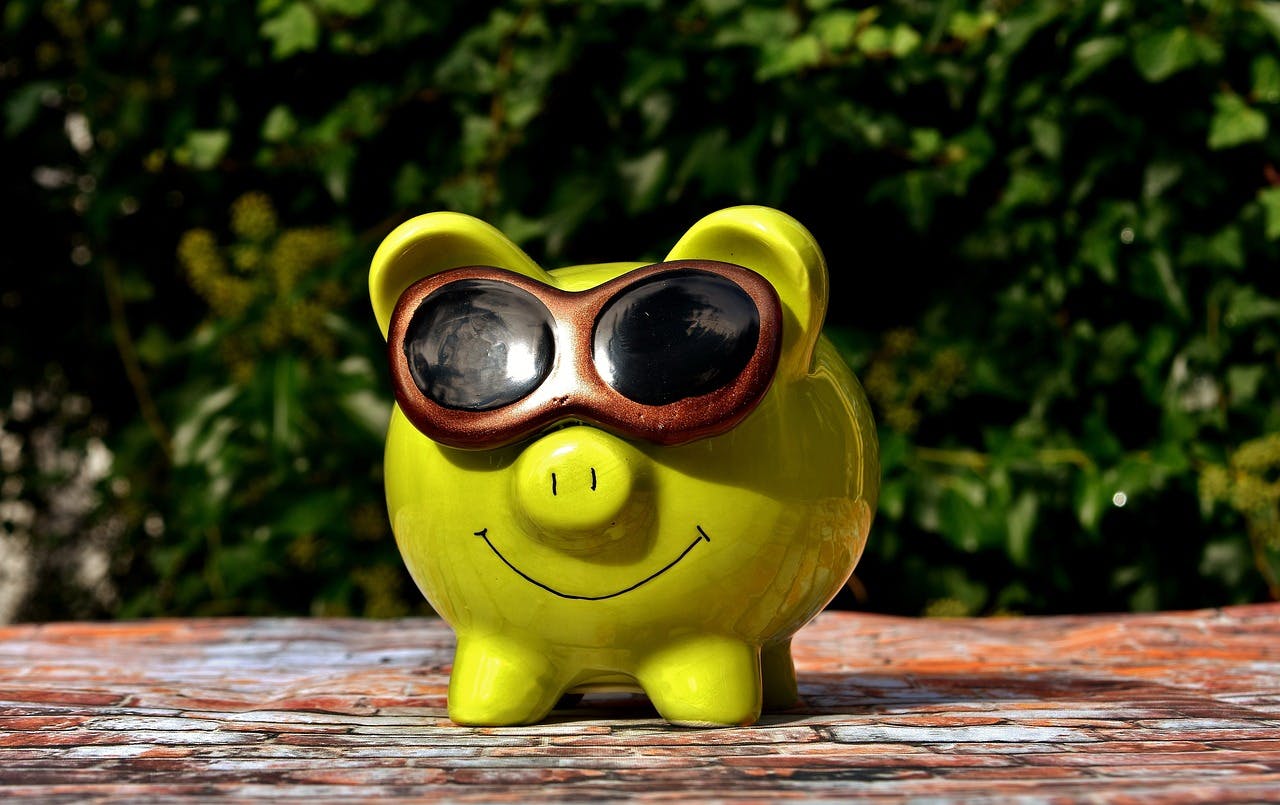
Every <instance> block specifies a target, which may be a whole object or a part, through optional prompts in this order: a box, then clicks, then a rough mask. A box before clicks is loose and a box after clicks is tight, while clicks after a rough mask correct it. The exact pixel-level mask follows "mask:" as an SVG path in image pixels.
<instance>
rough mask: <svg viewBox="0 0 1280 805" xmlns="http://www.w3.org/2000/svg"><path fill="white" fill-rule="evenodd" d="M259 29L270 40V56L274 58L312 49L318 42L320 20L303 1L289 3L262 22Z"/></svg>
mask: <svg viewBox="0 0 1280 805" xmlns="http://www.w3.org/2000/svg"><path fill="white" fill-rule="evenodd" d="M260 30H261V33H262V35H263V36H264V37H266V38H267V39H270V40H271V42H272V45H271V56H272V58H275V59H287V58H289V57H290V56H292V55H293V54H295V53H303V52H308V51H312V50H315V49H316V46H317V45H319V44H320V21H319V20H317V19H316V15H315V12H314V11H312V10H311V7H310V6H308V5H306V4H305V3H290V4H289V5H288V6H286V7H285V9H284V11H282V12H280V13H279V14H278V15H276V16H275V17H272V18H271V19H269V20H267V21H266V22H264V23H262V28H261V29H260Z"/></svg>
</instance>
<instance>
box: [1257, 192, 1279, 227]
mask: <svg viewBox="0 0 1280 805" xmlns="http://www.w3.org/2000/svg"><path fill="white" fill-rule="evenodd" d="M1258 203H1260V204H1261V205H1262V212H1263V216H1264V220H1265V221H1266V234H1267V240H1280V187H1268V188H1266V189H1264V190H1262V191H1260V192H1259V193H1258Z"/></svg>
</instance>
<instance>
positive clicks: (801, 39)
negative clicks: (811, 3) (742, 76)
mask: <svg viewBox="0 0 1280 805" xmlns="http://www.w3.org/2000/svg"><path fill="white" fill-rule="evenodd" d="M820 61H822V43H821V42H819V41H818V37H816V36H814V35H812V34H805V35H804V36H798V37H796V38H795V39H792V40H791V41H789V42H787V43H786V44H784V45H782V46H781V47H768V48H765V50H764V52H763V58H762V59H761V64H760V69H759V70H757V71H756V78H759V79H766V78H776V77H778V76H782V75H791V74H793V73H798V72H800V71H802V70H804V69H806V68H809V67H813V66H814V65H816V64H818V63H819V62H820Z"/></svg>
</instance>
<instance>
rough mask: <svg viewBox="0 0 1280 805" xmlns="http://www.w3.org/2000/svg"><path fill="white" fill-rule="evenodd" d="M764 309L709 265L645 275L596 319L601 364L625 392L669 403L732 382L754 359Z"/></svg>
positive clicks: (610, 379)
mask: <svg viewBox="0 0 1280 805" xmlns="http://www.w3.org/2000/svg"><path fill="white" fill-rule="evenodd" d="M759 336H760V312H759V311H758V310H757V309H756V305H755V302H754V301H753V300H752V299H751V297H750V296H748V295H747V292H746V291H744V290H743V289H742V288H740V287H739V286H738V285H736V284H735V283H733V282H730V281H729V280H727V279H725V278H724V277H721V276H718V275H716V274H710V273H707V272H703V271H680V272H672V273H670V274H663V275H660V276H657V277H654V278H652V279H648V280H644V281H641V282H639V283H637V284H636V285H633V286H631V287H630V288H627V289H626V290H624V291H623V292H622V293H620V294H618V295H617V296H616V297H614V298H613V299H612V300H610V302H609V304H608V305H606V306H605V308H604V311H603V312H602V313H601V314H600V317H599V318H598V319H597V320H596V330H595V336H594V344H593V352H594V356H595V363H596V371H598V372H599V373H600V376H601V377H603V378H604V380H605V382H606V383H608V384H609V385H610V386H612V387H613V388H615V389H617V390H618V392H620V393H621V394H622V395H624V396H625V397H627V398H629V399H632V400H635V401H636V402H638V403H643V404H645V405H666V404H668V403H673V402H676V401H678V400H683V399H687V398H689V397H697V396H700V395H703V394H708V393H710V392H712V391H715V390H716V389H718V388H721V387H723V386H726V385H728V384H729V383H730V382H731V381H733V379H734V378H736V377H737V376H738V375H739V374H741V373H742V370H743V369H744V368H745V367H746V365H747V364H748V363H749V362H750V361H751V356H752V355H753V354H754V353H755V350H756V344H757V342H758V341H759Z"/></svg>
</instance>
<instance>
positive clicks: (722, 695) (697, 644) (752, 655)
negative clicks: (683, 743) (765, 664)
mask: <svg viewBox="0 0 1280 805" xmlns="http://www.w3.org/2000/svg"><path fill="white" fill-rule="evenodd" d="M636 680H637V681H638V682H639V683H640V686H641V687H642V688H644V692H645V693H646V694H648V696H649V700H650V701H652V702H653V706H654V707H656V708H657V710H658V713H659V714H660V715H661V716H662V717H663V718H665V719H666V720H667V721H670V722H671V723H672V724H679V725H681V726H688V727H707V726H730V725H747V724H753V723H755V721H756V719H758V718H759V717H760V703H761V691H760V649H758V648H757V647H755V646H753V645H750V644H748V643H743V642H742V641H740V640H734V639H732V638H728V637H721V636H719V635H698V636H694V637H690V638H687V639H684V640H682V641H680V642H677V643H674V644H670V645H667V646H664V647H663V648H660V649H658V650H657V651H655V652H653V653H652V654H650V655H648V656H647V657H645V659H644V661H643V662H642V663H641V664H640V667H639V668H638V670H637V673H636Z"/></svg>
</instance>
